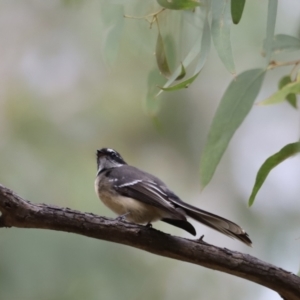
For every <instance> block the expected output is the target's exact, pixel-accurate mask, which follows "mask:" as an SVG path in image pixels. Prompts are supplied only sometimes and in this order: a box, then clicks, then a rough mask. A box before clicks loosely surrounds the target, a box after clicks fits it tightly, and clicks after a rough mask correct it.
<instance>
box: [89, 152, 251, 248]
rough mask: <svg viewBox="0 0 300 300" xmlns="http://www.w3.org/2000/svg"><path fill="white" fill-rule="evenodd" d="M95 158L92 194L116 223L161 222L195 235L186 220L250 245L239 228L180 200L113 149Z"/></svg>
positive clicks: (242, 230) (164, 185)
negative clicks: (106, 208)
mask: <svg viewBox="0 0 300 300" xmlns="http://www.w3.org/2000/svg"><path fill="white" fill-rule="evenodd" d="M96 159H97V174H96V179H95V191H96V194H97V195H98V197H99V198H100V200H101V201H102V202H103V203H104V204H105V205H106V206H107V207H108V208H109V209H111V210H112V211H113V212H114V213H116V214H117V215H118V217H117V218H118V219H119V220H120V219H121V220H123V221H127V222H132V223H136V224H145V225H147V226H150V227H151V226H152V225H151V224H152V222H155V221H163V222H165V223H168V224H171V225H173V226H176V227H179V228H181V229H183V230H185V231H187V232H189V233H190V234H192V235H194V236H195V235H196V234H197V233H196V230H195V228H194V226H193V225H192V224H191V223H190V222H188V221H187V217H190V218H192V219H194V220H196V221H198V222H200V223H202V224H204V225H206V226H208V227H210V228H212V229H214V230H216V231H219V232H220V233H223V234H225V235H227V236H229V237H231V238H235V239H237V240H239V241H241V242H243V243H245V244H246V245H248V246H251V245H252V242H251V240H250V238H249V235H248V234H247V233H246V231H245V230H244V229H242V228H241V227H240V226H239V225H237V224H235V223H233V222H231V221H229V220H227V219H225V218H223V217H220V216H218V215H215V214H213V213H210V212H207V211H205V210H202V209H200V208H197V207H195V206H192V205H190V204H188V203H186V202H184V201H182V200H181V199H180V198H179V197H178V196H177V195H176V194H175V193H173V192H172V191H171V190H170V189H169V188H168V187H167V186H166V184H165V183H164V182H162V181H161V180H160V179H159V178H157V177H156V176H154V175H151V174H149V173H147V172H144V171H142V170H140V169H138V168H136V167H134V166H130V165H128V164H127V163H126V162H125V161H124V159H123V158H122V156H121V155H120V154H119V153H118V152H117V151H116V150H114V149H111V148H102V149H99V150H97V152H96Z"/></svg>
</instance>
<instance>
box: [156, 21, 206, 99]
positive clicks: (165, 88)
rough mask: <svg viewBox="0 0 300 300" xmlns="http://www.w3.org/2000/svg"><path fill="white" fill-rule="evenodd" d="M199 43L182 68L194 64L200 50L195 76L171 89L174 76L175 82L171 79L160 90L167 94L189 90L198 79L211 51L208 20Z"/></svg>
mask: <svg viewBox="0 0 300 300" xmlns="http://www.w3.org/2000/svg"><path fill="white" fill-rule="evenodd" d="M198 43H199V44H196V45H195V46H194V49H193V51H191V52H190V54H191V55H188V56H187V57H186V59H185V60H184V61H183V63H182V66H184V65H185V63H188V62H189V63H190V62H192V58H193V59H195V58H196V55H195V54H196V52H197V51H199V50H200V55H199V61H198V63H197V65H196V68H195V71H194V75H193V76H191V77H190V78H188V79H186V80H185V81H183V82H180V83H178V84H176V85H173V86H171V87H170V85H171V84H172V83H173V82H174V79H173V75H172V79H173V81H171V80H170V79H171V78H170V79H169V80H168V81H167V82H166V84H165V85H164V86H163V87H161V88H160V89H161V91H166V92H168V91H169V92H170V91H176V90H180V89H183V88H187V87H189V85H190V84H191V83H192V82H193V81H194V80H195V79H196V78H197V77H198V75H199V73H200V71H201V70H202V68H203V66H204V64H205V62H206V60H207V57H208V54H209V50H210V28H209V23H208V20H207V18H206V20H205V22H204V28H203V33H202V37H201V44H200V41H198ZM200 45H201V48H200ZM198 49H199V50H198ZM176 71H177V70H176ZM176 74H177V73H176ZM177 78H178V77H177ZM161 91H160V92H159V93H158V94H157V96H158V95H159V94H160V93H161Z"/></svg>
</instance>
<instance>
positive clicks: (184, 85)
mask: <svg viewBox="0 0 300 300" xmlns="http://www.w3.org/2000/svg"><path fill="white" fill-rule="evenodd" d="M199 73H200V72H199ZM199 73H197V74H195V75H194V76H192V77H190V78H189V79H187V80H185V81H182V82H180V83H177V84H175V85H173V86H171V87H168V88H164V87H159V88H160V89H162V90H163V91H167V92H171V91H177V90H181V89H184V88H188V87H189V85H190V84H191V83H192V82H193V81H194V80H195V79H196V78H197V77H198V75H199Z"/></svg>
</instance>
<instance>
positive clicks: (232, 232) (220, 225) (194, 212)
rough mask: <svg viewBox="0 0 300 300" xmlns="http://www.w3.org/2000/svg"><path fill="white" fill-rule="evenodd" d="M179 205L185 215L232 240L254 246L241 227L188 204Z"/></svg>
mask: <svg viewBox="0 0 300 300" xmlns="http://www.w3.org/2000/svg"><path fill="white" fill-rule="evenodd" d="M177 204H178V205H179V206H180V207H181V208H183V209H184V211H185V213H186V214H187V216H189V217H190V218H192V219H194V220H196V221H198V222H200V223H202V224H204V225H206V226H208V227H210V228H212V229H215V230H217V231H219V232H221V233H223V234H225V235H227V236H229V237H231V238H235V239H238V240H240V241H241V242H243V243H245V244H246V245H248V246H251V245H252V241H251V240H250V238H249V236H248V234H247V233H246V231H245V230H244V229H242V228H241V227H240V226H239V225H237V224H235V223H233V222H231V221H229V220H227V219H225V218H222V217H219V216H217V215H215V214H212V213H209V212H207V211H205V210H202V209H199V208H197V207H194V206H192V205H189V204H187V203H184V202H181V203H177Z"/></svg>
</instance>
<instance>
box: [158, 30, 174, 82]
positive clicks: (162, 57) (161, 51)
mask: <svg viewBox="0 0 300 300" xmlns="http://www.w3.org/2000/svg"><path fill="white" fill-rule="evenodd" d="M155 56H156V62H157V66H158V69H159V71H160V72H161V73H162V74H163V75H164V76H165V77H167V78H168V77H170V76H171V71H170V68H169V64H168V60H167V56H166V51H165V46H164V41H163V38H162V36H161V33H160V31H158V36H157V41H156V50H155Z"/></svg>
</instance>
